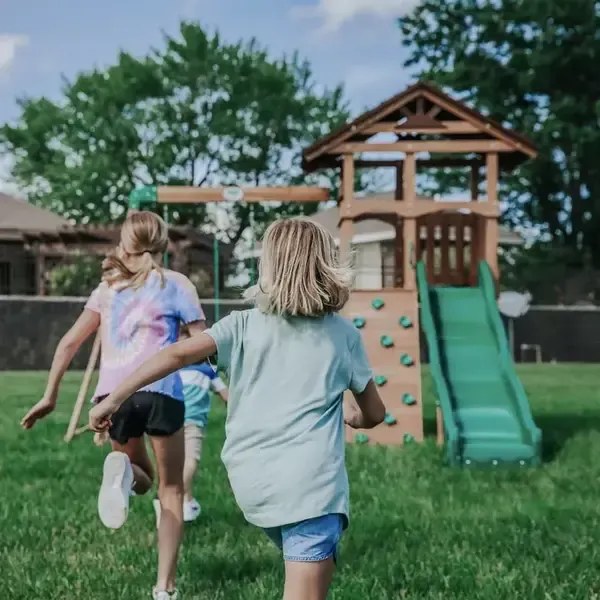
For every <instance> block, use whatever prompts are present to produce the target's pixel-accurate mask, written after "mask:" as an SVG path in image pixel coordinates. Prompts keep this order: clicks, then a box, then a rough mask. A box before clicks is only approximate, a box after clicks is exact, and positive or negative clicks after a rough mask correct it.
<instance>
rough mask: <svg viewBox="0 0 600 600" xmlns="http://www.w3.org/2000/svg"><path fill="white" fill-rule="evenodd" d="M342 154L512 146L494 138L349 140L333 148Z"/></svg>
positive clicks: (500, 149)
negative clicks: (393, 140)
mask: <svg viewBox="0 0 600 600" xmlns="http://www.w3.org/2000/svg"><path fill="white" fill-rule="evenodd" d="M335 151H336V152H340V153H342V154H346V153H358V152H444V153H449V154H451V153H471V152H514V148H513V147H512V146H510V145H509V144H507V143H505V142H498V141H496V140H429V141H425V140H422V141H421V140H419V141H415V142H409V141H398V142H390V143H368V142H351V143H347V144H340V146H339V147H337V148H335Z"/></svg>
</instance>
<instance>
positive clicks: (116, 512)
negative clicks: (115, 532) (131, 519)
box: [98, 452, 133, 529]
mask: <svg viewBox="0 0 600 600" xmlns="http://www.w3.org/2000/svg"><path fill="white" fill-rule="evenodd" d="M132 487H133V469H132V468H131V462H130V461H129V457H128V456H127V454H124V453H123V452H111V453H110V454H109V455H108V456H107V457H106V459H105V461H104V473H103V476H102V485H101V486H100V493H99V494H98V514H99V515H100V520H101V521H102V523H103V524H104V525H105V526H106V527H109V528H110V529H119V528H120V527H123V525H124V524H125V521H127V514H128V512H129V496H130V495H131V489H132Z"/></svg>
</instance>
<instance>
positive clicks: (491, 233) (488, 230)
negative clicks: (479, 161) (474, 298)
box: [483, 152, 499, 281]
mask: <svg viewBox="0 0 600 600" xmlns="http://www.w3.org/2000/svg"><path fill="white" fill-rule="evenodd" d="M486 186H487V201H488V202H489V203H490V204H494V205H497V204H498V154H497V153H496V152H490V153H489V154H487V155H486ZM483 243H484V244H485V246H484V248H483V258H484V259H485V260H486V261H487V262H488V264H489V265H490V268H491V269H492V273H493V274H494V278H495V279H496V281H498V275H499V273H498V219H497V218H490V217H487V218H486V219H485V223H484V234H483Z"/></svg>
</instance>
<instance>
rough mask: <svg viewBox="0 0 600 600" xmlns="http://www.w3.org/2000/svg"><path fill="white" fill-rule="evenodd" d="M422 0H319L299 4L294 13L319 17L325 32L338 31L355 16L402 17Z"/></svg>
mask: <svg viewBox="0 0 600 600" xmlns="http://www.w3.org/2000/svg"><path fill="white" fill-rule="evenodd" d="M420 1H421V0H318V4H317V5H316V6H313V5H311V6H308V5H303V6H298V7H295V8H294V9H292V10H293V14H294V15H296V16H299V17H318V18H320V19H321V20H322V22H323V32H324V33H330V32H334V31H337V30H338V29H340V27H342V25H344V24H345V23H347V22H348V21H351V20H352V19H354V18H355V17H359V16H373V17H378V18H385V19H388V18H390V19H392V18H394V17H401V16H403V15H406V14H407V13H409V12H410V11H411V10H413V8H415V7H416V6H417V5H418V4H419V3H420Z"/></svg>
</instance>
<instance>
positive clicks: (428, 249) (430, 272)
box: [425, 215, 436, 283]
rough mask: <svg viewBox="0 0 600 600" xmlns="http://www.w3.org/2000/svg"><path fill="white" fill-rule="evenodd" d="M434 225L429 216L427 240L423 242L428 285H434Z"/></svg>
mask: <svg viewBox="0 0 600 600" xmlns="http://www.w3.org/2000/svg"><path fill="white" fill-rule="evenodd" d="M435 225H436V223H435V219H434V218H433V215H430V216H429V217H428V218H427V238H426V240H425V266H426V267H427V279H428V281H429V282H430V283H435Z"/></svg>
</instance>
